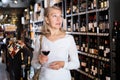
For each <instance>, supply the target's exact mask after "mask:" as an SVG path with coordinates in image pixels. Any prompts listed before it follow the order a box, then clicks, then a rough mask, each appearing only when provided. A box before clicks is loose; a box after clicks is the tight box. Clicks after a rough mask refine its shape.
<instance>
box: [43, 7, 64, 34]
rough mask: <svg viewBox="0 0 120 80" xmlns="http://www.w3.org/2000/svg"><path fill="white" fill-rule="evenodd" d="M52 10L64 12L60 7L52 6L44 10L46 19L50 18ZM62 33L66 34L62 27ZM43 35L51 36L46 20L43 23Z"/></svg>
mask: <svg viewBox="0 0 120 80" xmlns="http://www.w3.org/2000/svg"><path fill="white" fill-rule="evenodd" d="M51 9H56V10H60V11H61V12H62V10H61V8H60V7H58V6H50V7H47V8H45V10H44V18H45V17H48V16H49V13H50V11H51ZM60 31H61V32H64V33H65V30H63V28H62V27H61V28H60ZM42 34H43V35H45V36H46V35H48V34H49V35H50V34H51V32H50V30H49V25H48V24H47V23H46V20H45V19H44V22H43V27H42Z"/></svg>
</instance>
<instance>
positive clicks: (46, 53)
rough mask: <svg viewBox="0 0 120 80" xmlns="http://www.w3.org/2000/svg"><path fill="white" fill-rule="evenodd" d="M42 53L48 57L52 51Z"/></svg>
mask: <svg viewBox="0 0 120 80" xmlns="http://www.w3.org/2000/svg"><path fill="white" fill-rule="evenodd" d="M42 53H43V54H44V55H46V56H47V55H48V54H49V53H50V51H42Z"/></svg>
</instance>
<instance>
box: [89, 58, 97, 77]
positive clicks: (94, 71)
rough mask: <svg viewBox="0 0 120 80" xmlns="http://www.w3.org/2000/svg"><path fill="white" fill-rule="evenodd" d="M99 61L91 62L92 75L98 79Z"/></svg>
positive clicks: (93, 60)
mask: <svg viewBox="0 0 120 80" xmlns="http://www.w3.org/2000/svg"><path fill="white" fill-rule="evenodd" d="M97 65H98V60H95V59H92V60H91V69H90V70H91V75H93V76H95V77H98V66H97Z"/></svg>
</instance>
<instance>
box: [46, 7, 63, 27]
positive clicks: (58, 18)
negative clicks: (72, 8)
mask: <svg viewBox="0 0 120 80" xmlns="http://www.w3.org/2000/svg"><path fill="white" fill-rule="evenodd" d="M62 20H63V18H62V13H61V11H60V10H57V9H51V10H50V12H49V14H48V17H47V18H46V21H47V24H49V26H50V28H53V29H60V28H61V26H62Z"/></svg>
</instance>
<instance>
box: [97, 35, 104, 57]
mask: <svg viewBox="0 0 120 80" xmlns="http://www.w3.org/2000/svg"><path fill="white" fill-rule="evenodd" d="M98 54H99V56H101V57H104V39H103V37H101V38H100V43H99V52H98Z"/></svg>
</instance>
